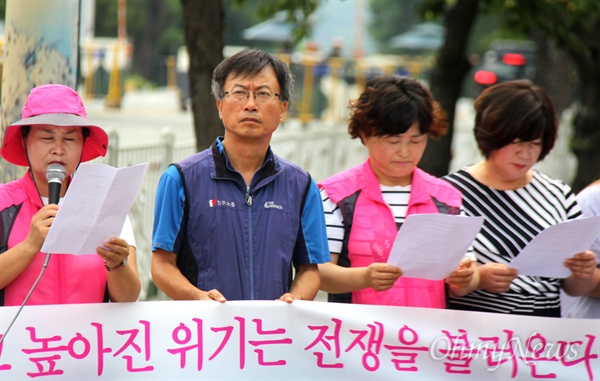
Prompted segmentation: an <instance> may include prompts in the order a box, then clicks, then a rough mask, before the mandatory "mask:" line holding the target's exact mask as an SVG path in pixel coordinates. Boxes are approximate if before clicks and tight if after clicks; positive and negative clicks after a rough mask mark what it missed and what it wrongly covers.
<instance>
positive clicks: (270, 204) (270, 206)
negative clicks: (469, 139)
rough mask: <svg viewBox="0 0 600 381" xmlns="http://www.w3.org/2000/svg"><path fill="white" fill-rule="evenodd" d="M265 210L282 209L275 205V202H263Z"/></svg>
mask: <svg viewBox="0 0 600 381" xmlns="http://www.w3.org/2000/svg"><path fill="white" fill-rule="evenodd" d="M264 206H265V209H270V208H275V209H283V207H282V206H281V205H277V204H275V201H265V205H264Z"/></svg>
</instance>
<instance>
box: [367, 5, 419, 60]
mask: <svg viewBox="0 0 600 381" xmlns="http://www.w3.org/2000/svg"><path fill="white" fill-rule="evenodd" d="M417 2H418V0H403V1H397V0H378V1H370V2H369V9H370V10H371V15H372V17H371V19H370V21H369V24H368V30H369V33H370V35H371V37H373V40H374V41H375V43H376V44H377V48H378V50H379V51H380V52H382V53H390V47H389V43H388V42H389V40H390V38H392V37H394V36H397V35H399V34H400V33H403V32H406V31H407V30H408V29H409V28H410V27H411V26H412V25H414V24H417V23H418V22H419V15H418V14H417V11H416V9H415V4H416V3H417Z"/></svg>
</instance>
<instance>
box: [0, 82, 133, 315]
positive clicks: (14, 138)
mask: <svg viewBox="0 0 600 381" xmlns="http://www.w3.org/2000/svg"><path fill="white" fill-rule="evenodd" d="M86 117H87V114H86V111H85V107H84V105H83V101H82V100H81V98H80V97H79V95H78V94H77V92H75V91H74V90H73V89H71V88H69V87H67V86H64V85H57V84H50V85H43V86H39V87H35V88H33V89H32V90H31V92H30V94H29V96H28V97H27V99H26V101H25V105H24V106H23V111H22V113H21V119H20V120H18V121H17V122H15V123H13V124H11V125H9V126H8V127H7V128H6V132H5V135H4V140H3V142H2V147H1V148H0V156H2V157H3V158H4V159H5V160H6V161H8V162H10V163H12V164H15V165H19V166H24V167H28V171H27V172H26V173H25V175H24V176H23V177H22V178H20V179H18V180H15V181H12V182H9V183H7V184H2V185H0V305H5V306H15V305H21V304H23V303H24V302H25V301H26V303H27V304H28V305H33V304H67V303H100V302H103V301H109V300H110V301H113V302H132V301H135V300H137V298H138V296H139V292H140V287H141V286H140V279H139V275H138V271H137V266H136V261H135V240H134V238H133V231H132V228H131V224H130V222H129V220H128V219H127V221H126V222H125V226H124V227H123V232H122V233H121V238H117V237H111V238H110V239H109V240H108V241H107V242H104V244H103V247H98V248H97V250H96V254H97V255H53V256H51V257H50V261H49V262H48V263H47V267H46V270H45V272H44V273H43V276H42V277H41V278H40V279H39V283H37V285H36V286H35V288H34V289H33V292H32V293H31V295H30V297H29V299H28V300H26V297H27V295H28V294H29V293H30V290H31V289H32V287H33V286H34V284H35V282H36V279H37V278H38V277H39V275H40V274H41V271H42V268H43V266H44V262H45V261H46V260H47V256H46V254H45V253H42V252H40V249H41V248H42V245H43V243H44V240H45V239H46V236H47V234H48V231H49V229H50V225H51V224H52V221H53V220H54V217H55V216H56V213H57V211H58V209H59V206H58V205H56V204H54V203H50V204H49V202H48V197H49V180H48V179H47V178H46V177H47V175H48V176H49V178H50V179H51V178H52V175H51V174H50V173H52V170H53V169H55V168H58V173H59V177H62V176H63V175H61V174H60V173H64V181H62V180H59V181H58V182H59V183H62V185H61V186H60V188H61V189H60V197H61V198H62V197H63V196H64V195H65V193H66V192H67V189H68V187H69V183H70V181H71V176H72V175H73V173H74V172H75V171H76V169H77V167H78V166H79V164H80V163H82V162H85V161H89V160H93V159H95V158H97V157H100V156H104V155H106V150H107V147H108V136H107V135H106V132H104V130H102V129H101V128H100V127H98V126H96V125H94V124H92V123H90V122H89V121H88V120H87V119H86ZM49 167H50V168H51V169H50V171H48V168H49ZM61 167H62V168H61ZM63 169H64V171H63ZM49 174H50V175H49ZM53 197H54V196H53ZM53 202H55V201H53ZM130 243H131V245H130ZM90 254H93V253H90Z"/></svg>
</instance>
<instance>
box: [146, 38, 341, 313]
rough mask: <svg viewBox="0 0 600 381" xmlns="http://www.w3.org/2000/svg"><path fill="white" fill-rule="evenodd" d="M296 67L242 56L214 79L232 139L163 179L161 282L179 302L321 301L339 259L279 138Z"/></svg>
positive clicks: (155, 260) (156, 260) (252, 54)
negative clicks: (322, 268) (324, 278)
mask: <svg viewBox="0 0 600 381" xmlns="http://www.w3.org/2000/svg"><path fill="white" fill-rule="evenodd" d="M292 87H293V79H292V76H291V73H290V71H289V68H288V66H287V65H286V64H285V63H283V62H282V61H281V60H279V59H278V58H277V57H275V56H273V55H271V54H268V53H266V52H263V51H261V50H257V49H246V50H243V51H241V52H239V53H237V54H235V55H233V56H231V57H230V58H227V59H226V60H224V61H223V62H221V63H220V64H219V65H218V66H217V68H216V69H215V70H214V72H213V79H212V93H213V95H214V97H215V99H216V102H217V108H218V110H219V117H220V118H221V120H222V121H223V126H224V127H225V133H224V136H223V137H218V138H217V139H216V141H215V142H214V144H213V145H212V146H211V147H210V148H208V149H206V150H204V151H202V152H200V153H197V154H195V155H192V156H190V157H188V158H186V159H184V160H182V161H181V162H179V163H176V164H172V165H171V166H169V168H168V169H167V170H166V171H165V173H164V174H163V175H162V177H161V179H160V182H159V184H158V189H157V194H156V205H155V212H154V227H153V233H152V250H153V255H152V278H153V280H154V283H155V284H156V286H157V287H158V288H159V289H160V290H161V291H163V292H164V293H165V294H166V295H167V296H169V297H170V298H172V299H177V300H216V301H220V302H224V301H225V300H275V299H279V300H283V301H285V302H288V303H291V302H292V301H293V300H312V299H314V297H315V295H316V294H317V291H318V290H319V286H320V276H319V271H318V268H317V264H319V263H325V262H328V261H329V260H330V255H329V248H328V244H327V236H326V231H325V222H324V218H323V207H322V203H321V198H320V195H319V191H318V188H317V186H316V184H315V182H314V181H313V180H312V179H311V177H310V175H309V174H308V173H307V172H306V171H304V170H303V169H301V168H300V167H298V166H296V165H294V164H292V163H290V162H288V161H286V160H283V159H281V158H280V157H278V156H276V155H275V154H274V153H273V152H272V150H271V148H270V142H271V137H272V135H273V133H274V132H275V130H276V129H277V127H278V126H279V124H280V123H281V121H282V120H283V117H284V114H285V111H286V110H287V107H288V102H289V99H290V96H291V94H292Z"/></svg>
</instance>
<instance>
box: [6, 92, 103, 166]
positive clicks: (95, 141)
mask: <svg viewBox="0 0 600 381" xmlns="http://www.w3.org/2000/svg"><path fill="white" fill-rule="evenodd" d="M86 117H87V113H86V112H85V107H84V106H83V101H82V100H81V98H80V97H79V95H78V94H77V92H76V91H75V90H73V89H71V88H70V87H68V86H64V85H57V84H51V85H42V86H38V87H34V88H33V89H32V90H31V92H30V93H29V96H28V97H27V99H26V100H25V105H23V111H22V112H21V120H18V121H16V122H14V123H13V124H11V125H10V126H8V127H6V131H5V134H4V141H3V142H2V148H1V149H0V156H2V157H3V158H4V159H5V160H6V161H8V162H10V163H12V164H15V165H20V166H24V167H28V166H29V162H28V161H27V153H26V152H25V147H24V145H23V135H22V134H21V127H23V126H37V125H51V126H59V127H68V126H74V127H87V128H88V129H89V131H90V136H88V137H87V138H86V139H85V142H84V143H83V151H82V154H81V161H82V162H84V161H89V160H93V159H95V158H97V157H99V156H105V155H106V150H107V148H108V135H106V132H104V130H103V129H101V128H100V127H98V126H96V125H94V124H92V123H90V122H89V121H88V120H87V119H86Z"/></svg>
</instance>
